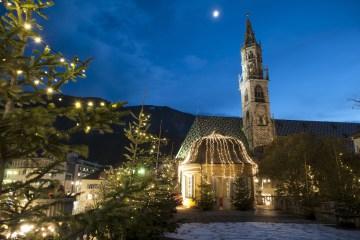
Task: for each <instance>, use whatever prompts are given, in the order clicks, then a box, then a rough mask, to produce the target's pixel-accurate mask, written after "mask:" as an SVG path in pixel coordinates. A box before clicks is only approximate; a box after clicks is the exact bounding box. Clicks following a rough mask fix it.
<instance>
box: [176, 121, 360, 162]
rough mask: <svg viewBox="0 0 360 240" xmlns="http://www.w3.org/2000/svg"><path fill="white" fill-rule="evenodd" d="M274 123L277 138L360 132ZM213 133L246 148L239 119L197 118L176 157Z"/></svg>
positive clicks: (331, 125)
mask: <svg viewBox="0 0 360 240" xmlns="http://www.w3.org/2000/svg"><path fill="white" fill-rule="evenodd" d="M274 122H275V131H276V135H277V136H288V135H291V134H296V133H302V132H306V133H310V134H314V135H317V136H322V137H336V138H349V137H351V136H352V135H353V134H355V133H356V132H360V123H346V122H320V121H303V120H283V119H275V121H274ZM213 131H215V132H216V133H219V134H222V135H226V136H230V137H236V138H238V139H240V140H241V141H242V142H243V143H244V144H245V145H246V146H247V140H246V137H245V135H244V133H243V131H242V119H241V118H237V117H217V116H199V117H196V119H195V120H194V122H193V124H192V126H191V128H190V130H189V132H188V134H187V136H186V138H185V140H184V142H183V144H182V145H181V147H180V150H179V152H178V154H177V156H176V157H177V158H182V159H184V158H185V157H186V154H187V153H188V151H189V149H190V147H191V144H192V143H193V142H194V141H196V140H198V139H199V138H201V137H204V136H207V135H209V134H211V133H212V132H213Z"/></svg>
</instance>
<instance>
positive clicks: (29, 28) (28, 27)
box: [24, 23, 32, 30]
mask: <svg viewBox="0 0 360 240" xmlns="http://www.w3.org/2000/svg"><path fill="white" fill-rule="evenodd" d="M31 28H32V26H31V24H30V23H24V29H25V30H31Z"/></svg>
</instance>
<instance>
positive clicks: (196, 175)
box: [179, 132, 257, 209]
mask: <svg viewBox="0 0 360 240" xmlns="http://www.w3.org/2000/svg"><path fill="white" fill-rule="evenodd" d="M256 169H257V165H256V163H255V162H254V161H253V160H252V159H251V157H250V156H249V154H248V153H247V150H246V147H245V145H244V143H243V142H242V141H241V140H240V139H238V138H236V137H232V136H224V135H221V134H218V133H215V132H213V133H211V134H210V135H207V136H204V137H201V138H199V139H198V140H195V141H194V142H193V143H192V144H191V147H190V149H189V151H188V153H187V154H186V157H185V158H184V160H183V161H182V162H181V164H180V166H179V180H180V183H181V194H182V197H183V203H184V206H185V207H191V206H193V205H196V202H197V201H198V200H199V197H200V190H201V189H200V187H201V186H200V185H201V184H202V181H207V182H208V183H210V184H211V186H212V188H213V190H214V192H215V196H216V202H217V207H218V208H223V209H230V208H231V194H232V185H233V182H234V180H235V179H236V178H237V177H244V178H246V179H248V184H249V189H251V191H252V193H253V194H254V192H255V190H254V175H255V173H256Z"/></svg>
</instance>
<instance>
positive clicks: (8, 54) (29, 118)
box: [0, 0, 123, 239]
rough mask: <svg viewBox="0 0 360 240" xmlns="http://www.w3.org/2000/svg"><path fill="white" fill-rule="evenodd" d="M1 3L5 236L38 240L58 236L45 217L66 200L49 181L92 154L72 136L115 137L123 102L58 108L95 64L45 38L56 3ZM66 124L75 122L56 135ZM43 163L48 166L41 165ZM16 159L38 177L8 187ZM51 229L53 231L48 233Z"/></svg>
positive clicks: (0, 191)
mask: <svg viewBox="0 0 360 240" xmlns="http://www.w3.org/2000/svg"><path fill="white" fill-rule="evenodd" d="M0 4H1V10H0V11H2V17H1V19H0V134H1V136H0V149H1V153H0V238H3V237H5V236H6V237H9V238H17V239H19V238H25V239H30V238H31V239H36V238H38V237H40V238H41V237H44V236H48V235H49V234H52V235H56V234H55V233H56V229H57V228H59V227H60V226H59V223H62V221H61V220H59V218H58V217H57V219H56V220H55V217H49V216H47V214H46V210H47V209H48V208H49V207H51V205H53V204H56V201H57V199H58V200H59V201H61V199H63V198H64V197H66V196H65V195H64V192H63V190H61V189H62V186H59V185H58V182H56V181H54V180H53V179H51V178H45V177H44V176H46V175H49V174H57V173H60V172H61V171H63V169H62V167H61V166H62V165H63V164H64V162H65V161H66V156H67V153H69V152H70V151H71V152H78V153H80V154H82V155H86V148H84V147H83V146H73V145H69V144H68V142H69V141H68V140H69V139H70V137H71V136H72V134H74V133H77V132H83V133H85V134H87V133H90V132H91V131H97V132H110V131H112V128H111V126H112V125H113V124H117V123H119V121H120V117H121V116H122V115H123V114H122V113H121V112H119V111H118V109H119V108H121V106H122V105H123V104H122V103H114V104H110V103H105V102H93V101H88V102H83V101H81V100H78V101H75V102H73V104H71V105H70V106H65V107H60V106H62V104H61V101H62V95H61V89H62V88H63V86H64V85H66V84H68V83H70V82H73V81H75V80H76V79H78V78H85V77H86V68H87V66H88V64H89V60H85V61H82V60H80V59H79V58H78V57H71V58H69V57H66V56H64V55H63V54H61V53H60V52H57V51H55V50H53V49H52V48H51V47H50V46H49V43H47V42H46V40H45V39H46V37H45V38H43V37H42V34H43V28H42V27H41V25H40V21H41V19H46V15H45V14H44V10H45V9H47V8H49V7H51V6H53V4H54V3H53V2H52V1H42V0H4V1H1V2H0ZM60 118H65V119H68V120H70V122H71V124H70V125H69V126H68V127H67V128H66V129H62V130H60V129H57V128H56V127H54V126H55V122H56V121H57V120H58V119H60ZM39 158H45V159H48V160H49V161H48V163H47V164H45V165H42V164H40V162H39V161H38V159H39ZM17 159H25V160H27V161H28V162H29V164H30V165H31V166H33V171H32V172H30V173H28V174H27V175H26V180H25V181H21V182H6V183H5V182H4V177H5V172H6V168H8V167H9V166H11V164H12V163H13V161H15V160H17ZM44 199H45V200H46V199H52V201H43V200H44ZM45 227H46V229H51V231H50V230H48V231H46V232H44V231H43V230H42V229H44V228H45ZM30 235H31V237H29V236H30Z"/></svg>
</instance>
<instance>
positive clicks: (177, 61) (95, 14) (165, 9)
mask: <svg viewBox="0 0 360 240" xmlns="http://www.w3.org/2000/svg"><path fill="white" fill-rule="evenodd" d="M215 8H218V9H220V11H221V16H220V18H218V19H216V20H215V19H213V18H212V17H211V12H212V10H213V9H215ZM246 12H250V13H251V16H250V18H251V21H252V23H253V28H254V30H255V33H256V37H257V39H258V40H260V41H261V43H262V46H263V59H264V64H265V65H267V66H268V67H269V69H270V78H271V81H270V100H271V108H272V109H271V111H272V113H273V114H274V116H275V117H276V118H287V119H308V120H331V121H360V109H358V110H354V109H353V103H352V102H351V101H349V99H350V98H353V97H356V96H360V92H359V90H360V1H359V0H291V1H290V0H272V1H270V0H214V1H212V0H196V1H195V0H106V1H105V0H104V1H99V0H86V1H85V0H61V1H60V0H58V1H56V6H55V7H53V8H51V9H49V10H48V11H47V13H48V14H49V21H48V22H47V23H45V24H44V25H45V29H46V31H44V33H43V37H44V38H45V39H46V41H47V42H49V43H50V45H51V46H52V47H54V48H55V49H58V50H60V51H62V52H63V53H64V54H66V55H68V56H71V55H79V56H80V57H82V58H86V57H93V58H94V61H93V62H92V64H91V66H90V69H89V70H88V78H87V79H85V80H80V81H79V82H78V83H77V84H71V85H69V86H68V87H67V89H66V91H65V93H67V94H73V95H79V96H99V97H104V98H107V99H109V100H114V101H116V100H126V101H128V102H129V104H131V105H135V104H141V103H142V102H143V99H145V104H154V105H166V106H169V107H172V108H176V109H179V110H181V111H185V112H191V113H199V114H204V113H205V114H212V115H216V114H219V115H229V116H239V115H240V112H241V111H240V96H239V92H238V80H237V75H238V74H239V73H240V53H239V50H240V46H241V45H242V42H243V38H244V32H245V14H246Z"/></svg>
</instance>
